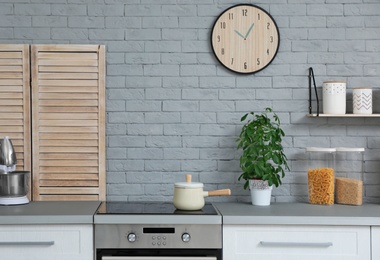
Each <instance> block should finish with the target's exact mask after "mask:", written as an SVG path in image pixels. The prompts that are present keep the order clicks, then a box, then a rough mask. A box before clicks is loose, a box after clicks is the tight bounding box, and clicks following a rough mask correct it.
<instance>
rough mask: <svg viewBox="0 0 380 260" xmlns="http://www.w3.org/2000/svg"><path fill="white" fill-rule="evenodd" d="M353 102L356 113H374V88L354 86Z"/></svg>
mask: <svg viewBox="0 0 380 260" xmlns="http://www.w3.org/2000/svg"><path fill="white" fill-rule="evenodd" d="M352 103H353V113H354V114H372V89H371V88H354V89H353V90H352Z"/></svg>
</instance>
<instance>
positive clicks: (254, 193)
mask: <svg viewBox="0 0 380 260" xmlns="http://www.w3.org/2000/svg"><path fill="white" fill-rule="evenodd" d="M249 189H250V190H251V199H252V205H256V206H268V205H270V199H271V196H272V186H269V185H268V181H263V180H249Z"/></svg>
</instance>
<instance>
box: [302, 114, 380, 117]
mask: <svg viewBox="0 0 380 260" xmlns="http://www.w3.org/2000/svg"><path fill="white" fill-rule="evenodd" d="M307 116H308V117H380V114H344V115H342V114H319V116H317V114H307Z"/></svg>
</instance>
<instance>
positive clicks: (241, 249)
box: [223, 225, 380, 260]
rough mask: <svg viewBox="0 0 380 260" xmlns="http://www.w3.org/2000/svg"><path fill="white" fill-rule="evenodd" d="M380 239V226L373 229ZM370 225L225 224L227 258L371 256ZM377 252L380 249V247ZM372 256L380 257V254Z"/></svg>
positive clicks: (297, 259)
mask: <svg viewBox="0 0 380 260" xmlns="http://www.w3.org/2000/svg"><path fill="white" fill-rule="evenodd" d="M374 231H375V232H376V233H377V235H378V240H377V241H378V242H380V229H376V230H374ZM370 245H371V228H370V227H369V226H298V225H290V226H288V225H286V226H285V225H278V226H277V225H276V226H275V225H224V227H223V259H224V260H236V259H239V260H248V259H249V260H253V259H254V260H260V259H263V260H264V259H265V260H275V259H276V260H277V259H281V260H287V259H291V260H304V259H308V260H320V259H324V260H330V259H331V260H340V259H341V260H353V259H356V260H366V259H368V260H369V259H371V246H370ZM377 253H380V250H378V252H377ZM372 259H380V256H378V257H377V258H376V257H375V258H372Z"/></svg>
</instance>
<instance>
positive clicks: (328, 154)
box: [306, 147, 336, 205]
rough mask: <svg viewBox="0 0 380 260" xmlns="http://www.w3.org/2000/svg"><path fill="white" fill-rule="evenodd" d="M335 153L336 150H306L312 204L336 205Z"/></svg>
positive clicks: (313, 148) (315, 148) (314, 148)
mask: <svg viewBox="0 0 380 260" xmlns="http://www.w3.org/2000/svg"><path fill="white" fill-rule="evenodd" d="M335 153H336V149H335V148H319V147H307V148H306V154H307V155H308V171H307V177H308V191H309V202H310V203H311V204H325V205H331V204H334V172H335Z"/></svg>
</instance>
